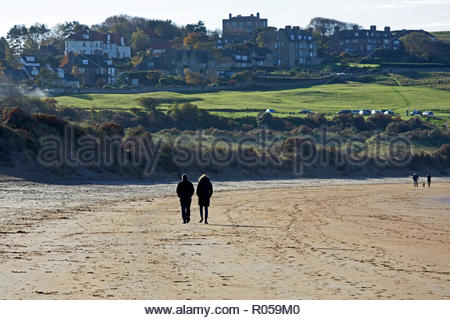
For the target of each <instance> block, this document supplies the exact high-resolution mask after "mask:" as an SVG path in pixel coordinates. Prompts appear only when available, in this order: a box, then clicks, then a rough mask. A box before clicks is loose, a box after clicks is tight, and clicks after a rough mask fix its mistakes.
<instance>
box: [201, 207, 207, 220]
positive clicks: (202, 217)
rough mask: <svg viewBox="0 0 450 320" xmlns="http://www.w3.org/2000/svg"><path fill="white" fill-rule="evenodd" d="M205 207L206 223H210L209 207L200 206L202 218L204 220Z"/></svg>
mask: <svg viewBox="0 0 450 320" xmlns="http://www.w3.org/2000/svg"><path fill="white" fill-rule="evenodd" d="M203 208H205V223H208V207H204V206H200V219H202V220H203Z"/></svg>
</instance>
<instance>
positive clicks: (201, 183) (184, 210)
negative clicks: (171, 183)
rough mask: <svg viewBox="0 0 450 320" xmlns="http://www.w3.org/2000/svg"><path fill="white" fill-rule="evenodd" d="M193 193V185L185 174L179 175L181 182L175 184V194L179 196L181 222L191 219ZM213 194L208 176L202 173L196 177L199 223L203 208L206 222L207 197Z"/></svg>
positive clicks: (201, 219)
mask: <svg viewBox="0 0 450 320" xmlns="http://www.w3.org/2000/svg"><path fill="white" fill-rule="evenodd" d="M193 194H194V185H193V184H192V182H190V181H189V180H188V178H187V175H185V174H182V175H181V182H180V183H178V186H177V195H178V198H180V204H181V216H182V217H183V223H189V221H190V220H191V201H192V195H193ZM212 194H213V187H212V184H211V181H209V177H208V176H207V175H206V174H204V175H202V176H201V177H200V178H199V179H198V184H197V197H198V205H199V206H200V223H202V222H203V209H205V223H206V224H208V207H209V199H210V198H211V196H212Z"/></svg>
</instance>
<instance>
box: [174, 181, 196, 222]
mask: <svg viewBox="0 0 450 320" xmlns="http://www.w3.org/2000/svg"><path fill="white" fill-rule="evenodd" d="M193 194H194V185H193V184H192V182H190V181H189V180H188V178H187V175H185V174H182V175H181V182H180V183H178V186H177V195H178V198H180V204H181V216H182V218H183V223H189V221H190V220H191V201H192V195H193Z"/></svg>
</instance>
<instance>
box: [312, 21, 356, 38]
mask: <svg viewBox="0 0 450 320" xmlns="http://www.w3.org/2000/svg"><path fill="white" fill-rule="evenodd" d="M354 26H357V27H358V28H360V26H358V25H357V24H355V23H349V22H342V21H339V20H335V19H329V18H323V17H315V18H312V19H311V21H310V22H309V25H308V27H310V28H313V30H314V32H315V33H317V34H319V35H320V36H321V37H329V36H332V35H333V34H334V30H335V28H336V27H339V28H340V29H343V30H351V29H353V27H354Z"/></svg>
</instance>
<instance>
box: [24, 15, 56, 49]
mask: <svg viewBox="0 0 450 320" xmlns="http://www.w3.org/2000/svg"><path fill="white" fill-rule="evenodd" d="M49 33H50V29H48V28H47V26H46V25H45V24H40V23H35V24H33V25H32V26H30V27H29V28H28V30H27V32H26V35H25V42H24V51H26V52H27V53H31V54H36V53H38V51H39V46H40V45H41V42H42V41H43V40H45V39H46V38H47V37H48V35H49Z"/></svg>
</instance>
